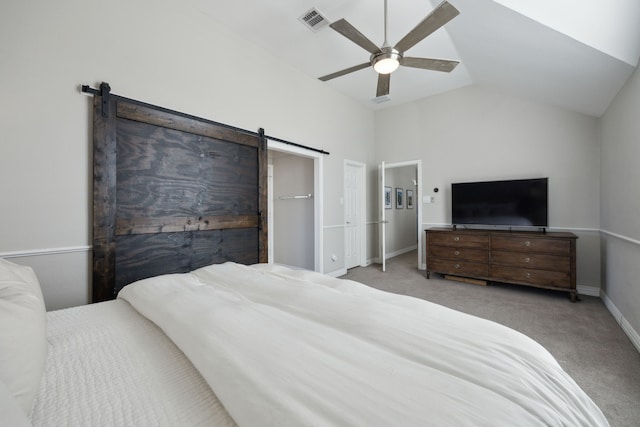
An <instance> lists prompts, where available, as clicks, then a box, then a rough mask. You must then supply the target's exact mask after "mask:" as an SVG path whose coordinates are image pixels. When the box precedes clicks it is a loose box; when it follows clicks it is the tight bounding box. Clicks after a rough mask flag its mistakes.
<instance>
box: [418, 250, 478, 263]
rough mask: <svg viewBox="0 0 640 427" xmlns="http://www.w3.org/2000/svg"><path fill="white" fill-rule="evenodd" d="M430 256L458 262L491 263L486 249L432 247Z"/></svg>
mask: <svg viewBox="0 0 640 427" xmlns="http://www.w3.org/2000/svg"><path fill="white" fill-rule="evenodd" d="M429 256H430V257H432V256H433V257H437V258H447V259H452V260H457V261H475V262H485V263H486V262H489V251H488V250H486V249H472V248H459V247H455V246H430V247H429Z"/></svg>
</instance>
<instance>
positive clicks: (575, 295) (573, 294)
mask: <svg viewBox="0 0 640 427" xmlns="http://www.w3.org/2000/svg"><path fill="white" fill-rule="evenodd" d="M570 292H571V294H570V296H569V298H571V302H576V301H580V297H578V292H576V291H570Z"/></svg>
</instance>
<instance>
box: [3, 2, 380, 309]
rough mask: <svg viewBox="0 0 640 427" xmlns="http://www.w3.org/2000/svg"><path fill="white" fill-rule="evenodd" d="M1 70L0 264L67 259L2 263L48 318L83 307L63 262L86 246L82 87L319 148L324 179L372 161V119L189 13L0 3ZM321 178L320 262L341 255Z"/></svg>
mask: <svg viewBox="0 0 640 427" xmlns="http://www.w3.org/2000/svg"><path fill="white" fill-rule="evenodd" d="M220 48H224V55H223V56H220V51H219V50H220ZM0 57H1V58H2V73H1V74H0V93H2V99H3V102H2V103H1V104H0V128H1V129H2V130H3V135H2V138H3V139H2V143H1V146H0V147H1V148H0V150H1V155H0V194H1V195H2V209H0V256H3V255H4V256H6V255H16V254H18V255H19V254H21V253H24V252H26V253H31V252H33V251H39V252H38V253H44V254H43V255H37V257H47V256H49V255H46V254H47V251H49V250H50V249H52V248H62V249H63V250H62V252H61V253H60V254H58V255H55V256H56V257H73V260H74V262H73V263H70V262H68V261H65V262H63V265H64V266H65V267H64V268H56V267H55V266H53V265H52V263H51V262H37V263H36V262H32V260H33V257H22V256H20V257H18V258H15V259H14V261H15V262H19V263H20V262H22V263H25V264H27V263H28V264H33V265H34V267H35V268H36V273H37V274H38V275H39V277H40V279H41V282H42V285H43V288H44V293H45V295H47V296H48V297H47V307H48V308H49V309H53V308H60V307H65V306H69V305H76V304H79V303H82V302H84V301H86V299H85V298H84V296H86V295H88V286H89V285H88V282H89V280H90V275H89V271H90V266H88V265H87V262H88V261H87V259H90V256H89V257H83V256H78V255H77V252H68V251H69V250H72V251H74V250H75V251H80V252H81V253H82V252H84V253H85V254H86V253H87V251H88V249H87V248H88V247H89V246H90V244H91V207H92V199H91V194H92V184H91V183H92V171H91V164H92V161H91V156H92V148H91V141H92V139H91V125H90V123H91V98H90V97H89V96H87V95H84V94H81V93H80V86H81V85H82V84H90V85H92V86H93V87H96V86H97V85H98V84H99V83H100V82H101V81H106V82H109V84H110V85H111V88H112V90H113V93H115V94H118V95H122V96H126V97H129V98H134V99H138V100H141V101H145V102H148V103H151V104H155V105H159V106H162V107H165V108H169V109H173V110H177V111H181V112H184V113H188V114H192V115H195V116H200V117H204V118H207V119H210V120H215V121H218V122H221V123H225V124H229V125H233V126H237V127H241V128H245V129H250V130H255V131H257V130H258V128H260V127H263V128H265V130H266V132H267V134H268V135H272V136H275V137H278V138H282V139H286V140H290V141H294V142H297V143H300V144H304V145H307V146H312V147H318V148H323V149H325V150H326V151H329V152H330V153H331V155H329V156H326V159H325V162H324V166H325V169H326V171H335V170H342V167H343V161H344V159H345V158H349V159H351V160H355V161H360V162H362V163H371V162H372V161H373V150H372V149H371V146H372V141H373V127H374V126H373V120H374V115H373V113H372V112H371V111H369V110H367V109H365V108H363V107H362V106H361V105H359V104H357V103H355V102H352V101H350V100H348V99H347V98H345V97H344V96H342V95H341V94H339V93H337V92H336V91H334V90H332V89H330V88H329V87H327V86H326V85H324V84H323V83H322V82H320V81H318V80H316V79H314V78H312V77H309V76H305V75H303V74H302V73H300V72H298V71H297V70H295V69H293V68H290V67H288V66H286V65H284V64H282V63H280V62H279V61H277V60H276V59H275V58H274V57H272V56H270V55H269V54H267V53H266V52H265V51H263V50H261V49H259V48H257V47H255V46H253V45H251V44H248V43H247V42H245V41H244V40H243V39H241V38H239V37H237V36H235V35H232V34H230V33H229V32H228V31H226V30H223V29H221V28H220V27H219V26H218V25H216V23H215V22H213V21H212V20H211V19H209V18H207V17H206V16H204V15H203V14H202V13H200V12H198V11H197V10H195V9H194V8H192V7H191V6H190V4H189V3H188V2H187V3H185V2H177V1H174V0H158V1H151V0H138V1H135V2H130V1H125V0H114V1H110V2H108V4H107V3H104V2H102V1H97V0H87V1H79V0H61V1H57V2H46V1H38V2H35V3H34V2H24V1H20V0H3V1H2V2H1V3H0ZM223 61H224V63H223ZM310 130H313V131H310ZM324 176H325V179H324V183H323V184H324V188H325V195H326V200H325V201H324V206H325V210H324V223H325V224H326V225H335V226H337V227H336V228H332V229H327V230H324V234H325V235H324V246H325V252H326V253H329V254H330V253H332V252H339V253H341V252H342V247H343V244H344V235H343V230H342V229H341V228H340V227H339V226H340V225H342V224H343V210H342V206H341V205H340V203H339V200H340V197H341V195H342V191H343V184H342V181H343V179H342V174H335V173H334V174H331V173H325V174H324ZM51 256H54V255H51ZM65 259H66V258H65ZM324 263H325V265H331V266H332V267H336V268H341V266H340V265H337V266H336V263H333V264H330V263H329V262H328V260H325V261H324ZM36 264H37V265H36ZM69 264H71V265H69ZM68 295H75V296H77V295H82V296H83V297H80V298H78V297H74V298H68Z"/></svg>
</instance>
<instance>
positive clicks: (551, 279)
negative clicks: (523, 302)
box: [491, 265, 571, 289]
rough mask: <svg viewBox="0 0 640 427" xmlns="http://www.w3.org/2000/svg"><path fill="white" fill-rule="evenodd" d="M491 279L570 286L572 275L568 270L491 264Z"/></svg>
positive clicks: (548, 285) (547, 285)
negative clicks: (532, 268) (533, 268)
mask: <svg viewBox="0 0 640 427" xmlns="http://www.w3.org/2000/svg"><path fill="white" fill-rule="evenodd" d="M491 280H495V281H496V282H501V281H503V282H513V283H525V284H530V285H538V286H544V287H557V288H567V289H568V288H570V287H571V277H570V275H569V273H568V272H564V273H563V272H560V271H547V270H531V269H528V268H518V267H506V266H501V265H492V266H491Z"/></svg>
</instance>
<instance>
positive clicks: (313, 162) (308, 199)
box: [267, 140, 323, 272]
mask: <svg viewBox="0 0 640 427" xmlns="http://www.w3.org/2000/svg"><path fill="white" fill-rule="evenodd" d="M267 147H268V152H269V180H268V194H269V196H268V197H269V203H268V217H269V225H268V227H269V232H268V236H269V251H268V252H269V262H270V263H279V264H283V265H288V266H291V267H297V268H304V269H308V270H314V271H318V272H322V269H323V266H322V233H321V230H322V197H323V195H322V154H321V153H317V152H314V151H312V150H307V149H304V148H301V147H297V146H293V145H289V144H286V143H282V142H279V141H272V140H268V141H267Z"/></svg>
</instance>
